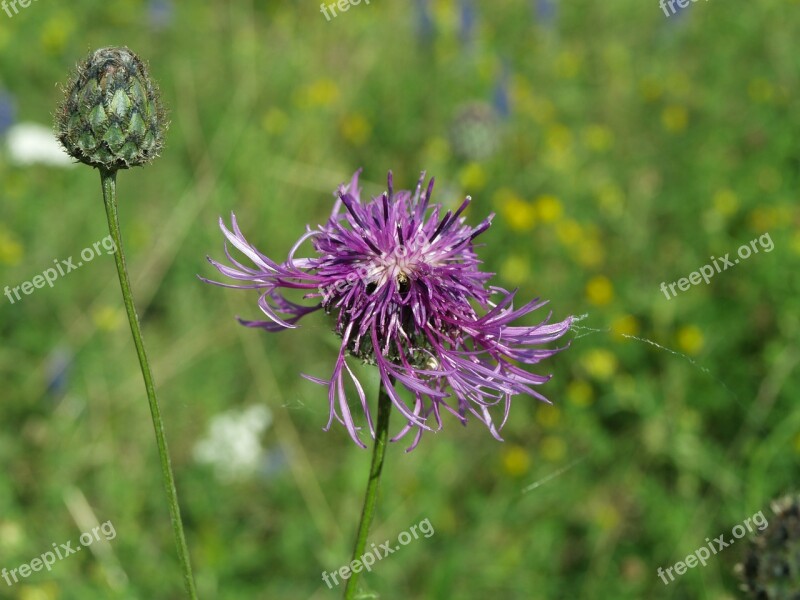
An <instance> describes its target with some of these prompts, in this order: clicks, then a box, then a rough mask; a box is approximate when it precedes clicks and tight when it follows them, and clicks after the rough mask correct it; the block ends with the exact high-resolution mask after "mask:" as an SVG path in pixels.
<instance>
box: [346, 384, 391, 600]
mask: <svg viewBox="0 0 800 600" xmlns="http://www.w3.org/2000/svg"><path fill="white" fill-rule="evenodd" d="M391 408H392V401H391V400H390V398H389V394H387V393H386V389H385V388H384V387H383V384H381V386H380V390H379V392H378V425H377V429H376V430H375V445H374V446H373V447H372V464H371V465H370V468H369V480H368V481H367V492H366V494H365V495H364V509H363V510H362V511H361V521H360V523H359V524H358V533H357V534H356V546H355V548H354V550H353V560H356V559H358V558H360V557H361V556H363V554H364V548H365V547H366V545H367V534H368V533H369V526H370V524H371V523H372V517H373V516H374V514H375V505H376V504H377V502H378V483H380V480H381V471H383V459H384V457H385V456H386V442H387V441H388V438H389V414H390V413H391ZM360 575H361V573H360V572H359V573H356V572H353V574H352V575H351V577H350V579H348V580H347V586H346V587H345V590H344V598H345V600H353V599H354V598H355V597H356V590H357V588H358V579H359V576H360Z"/></svg>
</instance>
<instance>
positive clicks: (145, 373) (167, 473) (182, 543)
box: [100, 169, 197, 600]
mask: <svg viewBox="0 0 800 600" xmlns="http://www.w3.org/2000/svg"><path fill="white" fill-rule="evenodd" d="M100 180H101V183H102V185H103V201H104V202H105V205H106V217H107V218H108V231H109V233H110V234H111V237H112V238H113V240H114V246H115V248H114V260H115V262H116V263H117V274H118V275H119V285H120V287H121V288H122V298H123V300H124V301H125V310H126V311H127V313H128V322H129V323H130V326H131V333H132V334H133V343H134V344H135V345H136V353H137V354H138V355H139V365H140V366H141V369H142V377H143V378H144V386H145V388H146V389H147V399H148V401H149V402H150V414H151V416H152V418H153V429H155V434H156V443H157V444H158V455H159V457H160V459H161V475H162V478H163V481H164V488H165V489H166V492H167V502H168V503H169V511H170V517H171V520H172V531H173V533H174V534H175V545H176V546H177V549H178V559H179V560H180V563H181V569H182V571H183V580H184V585H185V586H186V592H187V593H188V596H189V598H191V599H192V600H196V599H197V590H196V589H195V584H194V576H193V575H192V565H191V563H190V562H189V550H188V547H187V545H186V536H185V535H184V533H183V521H182V520H181V509H180V506H179V505H178V492H177V490H176V489H175V477H174V475H173V474H172V464H171V462H170V458H169V450H168V449H167V439H166V437H165V435H164V422H163V421H162V419H161V409H160V408H159V407H158V400H157V399H156V390H155V385H154V383H153V373H152V371H151V370H150V363H149V362H148V361H147V354H145V351H144V342H143V341H142V331H141V329H140V327H139V316H138V315H137V314H136V307H135V306H134V304H133V295H132V294H131V282H130V279H129V278H128V269H127V267H126V266H125V253H124V252H123V250H122V234H121V233H120V229H119V216H118V214H117V172H116V171H109V170H106V169H100Z"/></svg>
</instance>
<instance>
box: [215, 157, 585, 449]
mask: <svg viewBox="0 0 800 600" xmlns="http://www.w3.org/2000/svg"><path fill="white" fill-rule="evenodd" d="M359 174H360V171H357V172H356V173H355V174H354V175H353V178H352V180H351V182H350V184H349V185H341V186H339V189H338V193H337V196H338V199H337V200H336V202H335V204H334V207H333V212H332V214H331V217H330V219H329V220H328V222H327V223H326V224H325V225H320V226H318V227H317V228H316V229H311V228H310V227H307V228H306V229H307V230H306V233H305V234H304V235H303V236H302V237H301V238H300V240H299V241H298V242H297V243H296V244H295V246H294V247H293V248H292V249H291V251H290V252H289V256H288V258H287V259H286V261H284V262H282V263H277V262H275V261H273V260H271V259H270V258H268V257H266V256H264V255H263V254H261V252H259V251H258V250H257V249H256V248H255V247H253V246H252V245H251V244H250V243H249V242H247V240H246V239H245V237H244V235H243V234H242V232H241V230H240V229H239V225H238V223H237V221H236V217H235V216H234V215H232V216H231V221H232V231H231V230H229V229H228V228H227V227H226V226H225V224H224V223H223V221H222V219H220V228H221V229H222V232H223V233H224V234H225V237H226V238H227V240H228V242H230V243H231V244H232V245H233V246H234V247H235V248H236V249H237V250H239V251H240V252H241V253H242V254H244V255H245V256H246V257H247V258H248V259H249V260H250V261H251V262H252V264H253V266H245V265H243V264H241V263H240V262H239V261H237V260H236V259H235V258H233V256H231V253H230V252H229V249H228V245H227V244H226V248H225V253H226V255H227V257H228V259H229V260H230V263H231V265H232V266H225V265H223V264H221V263H219V262H217V261H215V260H213V259H211V258H209V261H210V262H211V264H212V265H214V266H215V267H216V268H217V269H218V270H219V272H220V273H222V274H223V275H224V276H226V277H229V278H230V279H233V280H236V281H239V282H241V283H239V284H224V283H217V282H213V281H208V280H206V279H204V281H207V282H209V283H215V284H216V285H222V286H225V287H232V288H239V289H258V290H260V291H261V292H262V293H261V297H260V298H259V301H258V305H259V307H260V308H261V310H262V311H263V312H264V314H266V315H267V317H269V320H267V321H243V320H240V322H241V323H242V324H243V325H246V326H247V327H260V328H263V329H265V330H267V331H270V332H274V331H280V330H282V329H285V328H293V327H295V326H296V323H297V321H299V320H300V319H301V318H302V317H303V316H305V315H307V314H309V313H312V312H314V311H317V310H320V309H322V310H324V311H325V312H326V313H328V314H332V315H335V317H336V333H337V334H338V335H339V336H340V337H341V338H342V345H341V348H340V350H339V355H338V357H337V359H336V364H335V366H334V369H333V373H332V375H331V377H330V379H318V378H315V377H310V376H306V375H304V377H306V378H307V379H309V380H311V381H314V382H315V383H319V384H321V385H325V386H327V387H328V401H329V403H330V418H329V420H328V424H327V426H326V427H325V430H326V431H327V430H328V429H329V428H330V426H331V424H332V423H333V420H334V419H336V420H337V421H339V422H340V423H342V424H344V426H345V427H346V428H347V431H348V432H349V433H350V436H351V437H352V438H353V440H354V441H355V442H356V443H357V444H358V445H359V446H362V447H365V446H364V443H363V442H362V441H361V439H360V436H359V430H360V428H359V427H357V426H356V424H355V422H354V419H353V414H352V406H351V405H350V404H349V403H348V398H347V395H346V393H345V384H346V381H347V379H348V378H349V379H351V380H352V383H353V388H354V389H355V391H356V393H357V395H358V400H359V402H360V405H361V409H362V410H363V412H364V415H365V417H366V423H367V426H368V428H369V431H370V434H371V435H372V437H374V436H375V431H374V427H373V419H372V415H371V412H370V408H369V406H368V403H367V398H366V395H365V393H364V388H363V386H362V385H361V383H360V381H359V380H358V378H357V377H356V375H355V373H354V371H353V370H352V369H351V368H350V366H349V365H348V363H347V358H348V357H355V358H358V359H361V360H362V361H364V362H366V363H369V364H373V365H376V366H377V368H378V371H379V373H380V378H381V382H382V384H383V386H384V387H385V389H386V390H387V393H388V395H389V397H390V398H391V401H392V403H393V405H394V407H395V409H396V410H397V411H398V412H399V413H400V414H401V415H402V416H403V419H404V426H403V428H402V429H401V430H400V431H399V433H397V435H396V436H395V437H394V438H392V441H397V440H398V439H400V438H401V437H403V436H405V435H406V434H408V433H409V432H411V431H412V430H413V431H414V432H415V435H414V439H413V441H412V443H411V446H410V447H409V450H412V449H414V448H415V447H416V445H417V444H418V443H419V440H420V437H421V435H422V432H423V431H424V430H429V431H430V430H434V429H435V430H439V429H441V427H442V413H443V412H444V411H447V412H450V413H452V414H453V415H454V416H455V417H456V418H457V419H458V420H459V421H461V422H462V423H464V424H465V423H466V421H467V415H468V414H470V413H471V414H472V415H473V416H474V417H476V418H477V419H478V420H479V421H481V422H483V423H484V424H485V425H486V426H487V427H488V428H489V431H490V432H491V433H492V435H493V436H494V437H495V438H497V439H498V440H500V439H501V438H500V434H499V431H500V429H501V428H502V427H503V424H504V423H505V421H506V419H507V417H508V413H509V408H510V406H511V398H512V396H514V395H516V394H525V395H529V396H533V397H536V398H539V399H540V400H543V401H545V402H547V399H546V398H545V397H544V396H542V395H541V394H539V393H538V392H537V391H535V390H534V389H533V386H536V385H540V384H542V383H545V382H546V381H547V380H548V379H549V378H550V377H549V376H542V375H536V374H533V373H530V372H528V371H526V370H525V369H523V368H521V367H520V366H519V365H520V363H521V364H535V363H538V362H539V361H540V360H542V359H544V358H547V357H549V356H551V355H553V354H555V353H556V352H558V351H559V350H560V349H547V348H541V347H539V346H540V345H541V344H544V343H547V342H552V341H553V340H556V339H558V338H560V337H561V336H562V335H564V333H566V332H567V331H568V330H569V328H570V325H571V322H572V318H571V317H569V318H567V319H565V320H564V321H561V322H557V323H549V320H550V315H548V316H547V318H546V319H545V320H544V321H542V322H541V323H540V324H539V325H535V326H532V327H525V326H513V325H512V322H514V321H515V320H517V319H518V318H520V317H522V316H524V315H527V314H528V313H531V312H533V311H534V310H536V309H538V308H540V307H542V306H543V305H544V304H546V302H540V301H538V300H533V301H532V302H529V303H528V304H525V305H523V306H521V307H519V308H514V306H513V300H514V296H515V293H516V292H507V291H506V290H503V289H501V288H498V287H492V286H487V282H488V280H489V279H490V278H491V273H483V272H481V271H480V270H479V265H480V261H479V260H478V257H477V255H476V254H475V250H474V244H473V240H474V239H475V238H476V237H477V236H478V235H480V234H481V233H483V232H484V231H486V230H487V229H488V228H489V226H490V224H491V219H492V216H490V217H489V218H487V219H485V220H484V221H483V222H481V223H480V224H479V225H478V226H477V227H470V226H469V225H466V224H465V219H464V217H463V216H462V214H463V212H464V210H465V209H466V208H467V206H469V203H470V198H469V197H468V198H467V199H466V200H465V201H464V202H463V203H462V204H461V206H460V207H459V208H458V210H456V211H455V213H453V212H451V211H447V213H446V214H444V215H442V214H441V213H442V211H443V209H442V206H441V205H438V204H430V199H431V192H432V190H433V179H431V180H430V183H429V184H428V187H427V190H425V191H424V192H423V188H422V185H423V180H424V177H425V174H424V173H423V174H422V176H421V177H420V180H419V183H418V184H417V188H416V191H415V192H414V193H413V194H412V193H411V192H409V191H394V189H393V185H392V174H391V172H390V173H389V178H388V192H384V193H383V194H382V195H380V196H377V197H375V198H373V199H372V200H370V201H368V202H364V201H362V200H361V190H360V189H359V187H358V177H359ZM306 241H310V243H311V245H312V246H313V248H314V250H315V255H314V256H312V257H309V258H299V257H298V256H297V254H298V251H299V249H300V247H301V246H302V245H303V244H304V243H305V242H306ZM283 290H303V291H305V292H306V293H305V295H304V298H305V299H307V300H312V301H313V304H311V305H301V304H297V303H295V302H292V301H290V300H289V299H287V298H286V297H285V296H284V294H283ZM476 306H478V307H480V308H481V309H482V312H483V313H484V314H482V315H481V314H478V312H476V310H475V307H476ZM398 384H399V385H398ZM348 385H349V384H348ZM399 387H403V388H405V389H406V390H407V391H408V392H409V393H408V394H406V396H407V397H408V399H404V396H403V395H401V392H400V391H399V389H398V388H399ZM494 412H496V413H498V414H495V415H493V414H492V413H494ZM498 420H499V422H498Z"/></svg>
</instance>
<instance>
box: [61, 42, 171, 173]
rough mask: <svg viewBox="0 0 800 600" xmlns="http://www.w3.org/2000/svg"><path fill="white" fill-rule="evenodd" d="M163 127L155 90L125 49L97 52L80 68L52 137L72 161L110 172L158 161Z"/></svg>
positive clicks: (141, 65) (138, 62) (143, 69)
mask: <svg viewBox="0 0 800 600" xmlns="http://www.w3.org/2000/svg"><path fill="white" fill-rule="evenodd" d="M166 128H167V121H166V116H165V113H164V109H163V107H162V104H161V99H160V96H159V92H158V87H157V86H156V84H155V82H154V81H153V80H152V79H151V78H150V76H149V75H148V73H147V67H146V66H145V64H144V63H143V62H142V61H141V60H140V59H139V57H138V56H136V54H134V53H133V52H132V51H131V50H129V49H128V48H114V47H110V48H100V49H99V50H95V51H94V52H92V53H91V54H89V56H88V57H87V58H86V60H84V62H83V63H82V64H81V65H80V66H79V67H78V72H77V73H76V75H75V76H74V77H73V78H72V80H71V81H70V82H69V84H68V85H67V86H66V87H65V90H64V101H63V102H62V103H61V106H60V107H59V110H58V113H57V114H56V137H57V138H58V141H59V142H61V144H62V145H63V146H64V149H65V150H66V151H67V153H68V154H69V155H70V156H72V157H73V158H75V159H77V160H79V161H81V162H82V163H85V164H87V165H89V166H92V167H98V168H102V169H106V170H109V171H116V170H117V169H128V168H130V167H138V166H141V165H145V164H147V163H149V162H150V161H152V160H153V159H154V158H156V157H157V156H158V153H159V152H160V151H161V148H162V147H163V145H164V132H165V131H166Z"/></svg>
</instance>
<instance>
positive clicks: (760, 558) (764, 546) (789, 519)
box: [736, 496, 800, 600]
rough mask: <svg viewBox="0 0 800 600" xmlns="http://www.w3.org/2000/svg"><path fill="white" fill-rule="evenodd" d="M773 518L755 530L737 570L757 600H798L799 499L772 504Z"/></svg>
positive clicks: (799, 580) (799, 575) (788, 499)
mask: <svg viewBox="0 0 800 600" xmlns="http://www.w3.org/2000/svg"><path fill="white" fill-rule="evenodd" d="M772 511H773V512H774V513H775V516H774V517H773V518H772V519H771V520H770V522H769V526H768V527H765V528H764V529H763V531H757V532H756V536H755V539H753V540H752V541H751V542H750V545H749V548H748V549H747V554H746V555H745V557H744V560H743V561H742V562H741V563H740V564H739V565H737V566H736V571H737V573H738V574H739V576H740V577H741V578H742V580H743V581H744V585H743V586H742V587H743V589H744V590H745V591H747V592H748V593H749V596H748V597H750V598H754V599H756V600H795V599H796V598H800V496H787V497H785V498H783V499H781V500H778V501H777V502H774V503H773V504H772Z"/></svg>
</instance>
